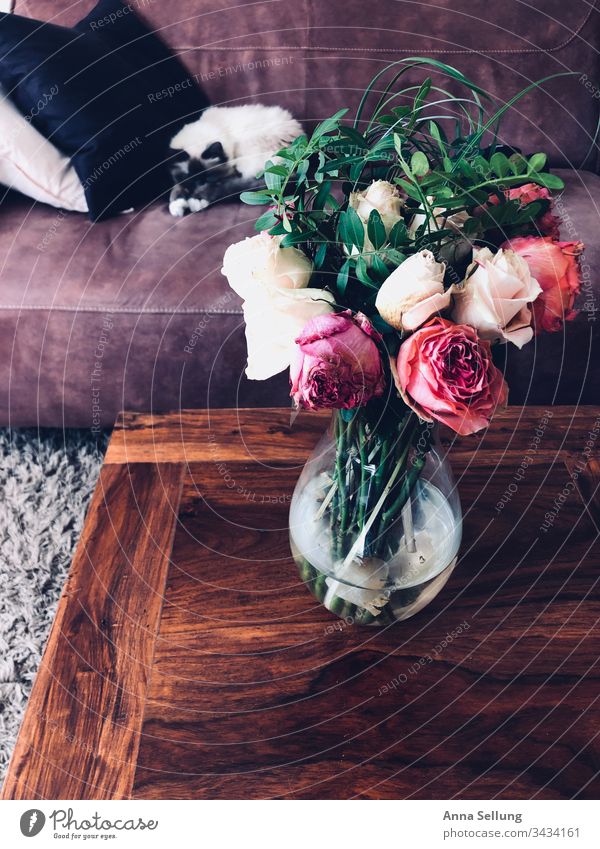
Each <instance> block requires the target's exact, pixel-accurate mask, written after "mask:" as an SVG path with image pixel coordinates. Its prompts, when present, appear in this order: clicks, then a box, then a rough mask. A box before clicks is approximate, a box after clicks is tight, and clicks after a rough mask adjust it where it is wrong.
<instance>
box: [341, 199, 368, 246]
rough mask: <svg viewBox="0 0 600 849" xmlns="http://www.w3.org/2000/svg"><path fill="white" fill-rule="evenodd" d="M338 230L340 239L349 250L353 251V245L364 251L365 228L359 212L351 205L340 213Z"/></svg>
mask: <svg viewBox="0 0 600 849" xmlns="http://www.w3.org/2000/svg"><path fill="white" fill-rule="evenodd" d="M338 232H339V237H340V240H341V241H342V242H343V243H344V245H345V246H346V248H347V249H348V251H351V250H352V248H353V247H356V248H358V250H359V251H362V249H363V245H364V243H365V228H364V226H363V223H362V221H361V220H360V218H359V217H358V214H357V212H356V211H355V210H354V209H352V207H351V206H350V207H348V209H347V210H346V211H345V212H341V213H340V217H339V222H338Z"/></svg>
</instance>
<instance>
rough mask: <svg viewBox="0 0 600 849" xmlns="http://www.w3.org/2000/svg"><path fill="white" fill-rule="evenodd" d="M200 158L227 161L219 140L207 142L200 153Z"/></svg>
mask: <svg viewBox="0 0 600 849" xmlns="http://www.w3.org/2000/svg"><path fill="white" fill-rule="evenodd" d="M201 158H202V159H217V160H218V161H219V162H227V155H226V154H225V151H224V150H223V145H222V144H221V142H219V141H216V142H213V143H212V144H209V146H208V147H207V148H206V150H205V151H204V152H203V153H202V154H201Z"/></svg>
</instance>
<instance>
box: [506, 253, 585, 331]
mask: <svg viewBox="0 0 600 849" xmlns="http://www.w3.org/2000/svg"><path fill="white" fill-rule="evenodd" d="M502 247H504V248H510V249H511V250H513V251H515V253H517V254H520V256H522V257H523V259H524V260H525V262H526V263H527V265H528V266H529V269H530V271H531V276H532V277H535V279H536V280H537V282H538V283H539V284H540V286H541V287H542V292H541V294H540V295H538V297H537V298H536V299H535V301H534V302H533V304H532V309H533V326H534V328H535V331H536V333H541V331H542V330H547V331H549V332H552V331H555V330H561V329H562V326H563V322H564V321H571V319H573V318H575V316H576V315H577V311H576V310H574V309H573V304H574V303H575V298H576V296H577V295H578V294H579V292H580V290H581V269H580V267H579V257H580V256H581V252H582V251H583V244H582V242H554V241H552V239H551V238H549V237H547V238H544V239H542V238H538V237H534V236H522V237H520V238H517V239H511V240H510V241H508V242H505V244H504V245H503V246H502Z"/></svg>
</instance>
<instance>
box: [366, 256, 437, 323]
mask: <svg viewBox="0 0 600 849" xmlns="http://www.w3.org/2000/svg"><path fill="white" fill-rule="evenodd" d="M445 271H446V265H445V263H443V262H437V261H436V259H435V257H434V255H433V254H432V253H431V251H427V250H423V251H419V253H418V254H414V255H413V256H410V257H408V259H405V260H404V262H403V263H401V264H400V265H399V266H398V268H396V269H395V271H393V272H392V273H391V274H390V276H389V277H388V278H387V280H385V281H384V283H383V285H382V287H381V289H380V290H379V292H378V294H377V300H376V301H375V306H376V307H377V310H378V312H379V314H380V315H381V317H382V318H383V319H385V321H387V323H388V324H390V325H391V326H392V327H395V328H396V330H416V329H417V327H420V326H421V325H422V324H424V323H425V322H426V321H427V319H428V318H431V316H432V315H433V314H434V313H437V312H441V310H444V309H446V308H447V307H448V306H449V305H450V299H451V295H450V292H449V291H447V292H445V291H444V282H443V281H444V273H445Z"/></svg>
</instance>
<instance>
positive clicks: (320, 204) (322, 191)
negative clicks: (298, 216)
mask: <svg viewBox="0 0 600 849" xmlns="http://www.w3.org/2000/svg"><path fill="white" fill-rule="evenodd" d="M330 191H331V180H325V182H323V183H321V186H320V187H319V191H318V192H317V194H316V195H315V199H314V201H313V209H324V207H325V204H326V203H327V199H328V197H329V192H330Z"/></svg>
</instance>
